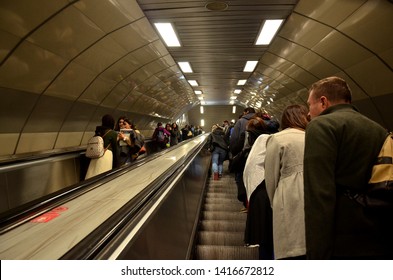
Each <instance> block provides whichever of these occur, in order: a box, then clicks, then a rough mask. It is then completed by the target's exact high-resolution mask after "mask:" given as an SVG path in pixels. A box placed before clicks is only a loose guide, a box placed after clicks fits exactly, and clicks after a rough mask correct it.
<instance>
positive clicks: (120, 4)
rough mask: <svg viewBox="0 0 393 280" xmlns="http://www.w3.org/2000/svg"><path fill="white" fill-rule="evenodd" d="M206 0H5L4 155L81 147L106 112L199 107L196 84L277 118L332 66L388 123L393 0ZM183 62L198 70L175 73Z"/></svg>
mask: <svg viewBox="0 0 393 280" xmlns="http://www.w3.org/2000/svg"><path fill="white" fill-rule="evenodd" d="M209 2H217V1H192V0H182V1H180V0H178V1H165V0H138V1H135V0H100V1H95V0H80V1H71V0H69V1H66V0H62V1H60V0H59V1H51V0H39V1H29V0H19V1H13V0H6V1H1V3H0V38H1V40H0V42H1V43H0V98H1V102H0V112H1V113H0V114H1V117H0V145H1V146H2V149H1V153H0V156H2V157H9V156H12V155H16V154H24V153H34V152H37V151H47V150H56V149H68V148H74V147H78V146H83V145H84V144H85V143H86V141H87V139H88V138H89V137H90V136H91V134H92V132H93V131H94V129H95V126H96V125H97V120H98V121H99V120H100V118H101V116H102V115H103V114H105V113H107V112H109V113H112V114H113V115H114V116H120V115H122V114H125V115H132V116H133V117H134V116H135V119H136V120H137V125H138V127H139V128H140V129H141V130H142V131H151V129H152V128H153V127H154V125H155V123H156V122H157V121H159V120H163V121H169V120H170V121H174V120H176V119H177V118H179V117H180V116H181V115H182V114H183V113H186V112H187V111H189V110H190V109H192V108H193V107H194V106H195V105H198V104H199V103H200V100H198V97H200V96H197V95H196V94H195V93H194V90H201V91H202V92H203V95H202V96H203V101H204V102H206V105H211V106H217V105H229V104H230V101H231V100H233V99H231V97H233V98H234V97H236V99H235V100H234V104H235V105H238V106H242V107H247V106H251V107H255V108H260V109H262V110H265V111H266V112H268V113H269V114H271V115H273V116H275V117H276V118H279V117H280V113H281V111H282V110H283V108H284V107H285V106H287V105H288V104H291V103H303V104H305V101H306V100H307V88H308V87H309V86H310V85H311V84H312V83H313V82H315V81H317V80H319V79H321V78H324V77H326V76H331V75H338V76H341V77H343V78H345V79H346V80H347V81H348V82H349V84H350V86H351V88H352V90H353V100H354V103H355V105H357V106H358V107H359V108H360V110H361V111H362V112H364V113H365V114H366V115H368V116H369V117H371V118H373V119H374V120H376V121H377V122H379V123H381V124H382V125H384V126H385V127H386V128H388V129H390V130H392V129H393V118H392V107H393V106H392V100H393V83H392V82H391V81H392V80H393V17H392V14H393V4H392V3H391V2H389V1H387V0H369V1H365V0H349V1H342V0H330V1H324V0H312V1H311V0H300V1H297V0H292V1H290V0H276V1H268V0H233V1H218V2H220V3H225V4H226V7H225V9H223V10H214V9H213V10H209V9H207V8H206V7H205V6H206V4H207V3H209ZM218 4H219V3H218ZM211 5H212V4H211ZM213 6H214V5H213ZM218 6H219V5H218ZM275 18H282V19H284V20H285V21H284V24H283V25H282V26H281V28H280V30H279V32H278V34H277V35H276V37H275V38H274V40H273V41H272V43H271V44H270V45H268V46H256V45H255V44H254V43H255V40H256V37H257V35H258V32H259V29H260V27H261V24H262V22H263V21H264V20H266V19H275ZM163 21H166V22H171V23H172V24H173V25H174V27H175V30H176V32H177V34H178V36H179V38H180V41H181V44H182V46H181V47H178V48H170V47H166V46H165V45H164V43H163V42H162V40H161V39H160V37H159V35H158V33H157V32H156V30H155V28H154V27H153V24H154V23H155V22H163ZM183 60H187V61H189V62H190V63H191V65H192V67H193V70H194V72H193V73H190V74H188V73H182V72H181V70H180V68H179V67H178V65H177V62H179V61H183ZM247 60H257V61H259V62H258V65H257V67H256V69H255V71H254V72H252V73H245V72H243V67H244V65H245V62H246V61H247ZM239 79H246V80H247V82H246V84H245V85H243V86H238V85H237V82H238V80H239ZM187 80H197V81H198V84H199V86H198V87H191V85H190V84H189V83H188V82H187ZM235 89H240V90H241V92H240V93H239V94H234V90H235ZM215 119H216V120H220V119H221V116H220V115H217V116H215Z"/></svg>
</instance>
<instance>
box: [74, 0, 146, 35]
mask: <svg viewBox="0 0 393 280" xmlns="http://www.w3.org/2000/svg"><path fill="white" fill-rule="evenodd" d="M75 7H76V8H77V9H79V10H80V11H81V12H82V13H84V14H85V15H86V16H87V17H89V18H90V19H91V20H92V21H94V22H95V24H96V25H97V26H99V27H100V28H101V29H102V30H104V31H105V32H111V31H113V30H115V29H117V28H119V27H121V26H124V25H127V24H129V23H130V22H133V21H135V20H137V19H139V18H142V17H143V16H144V15H143V13H142V11H141V9H140V8H139V6H138V5H137V3H136V2H135V1H129V0H111V1H101V2H100V5H97V0H79V1H77V2H76V3H75Z"/></svg>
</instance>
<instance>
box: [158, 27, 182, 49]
mask: <svg viewBox="0 0 393 280" xmlns="http://www.w3.org/2000/svg"><path fill="white" fill-rule="evenodd" d="M154 25H155V26H156V28H157V30H158V32H159V33H160V35H161V37H162V39H163V40H164V42H165V44H166V45H167V46H168V47H180V42H179V39H178V38H177V36H176V32H175V29H174V28H173V26H172V24H171V23H168V22H165V23H155V24H154Z"/></svg>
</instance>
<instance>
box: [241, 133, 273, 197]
mask: <svg viewBox="0 0 393 280" xmlns="http://www.w3.org/2000/svg"><path fill="white" fill-rule="evenodd" d="M269 137H270V135H269V134H262V135H260V136H259V137H258V138H257V140H255V143H254V145H253V146H252V148H251V150H250V153H249V155H248V157H247V161H246V166H245V167H244V172H243V181H244V186H245V187H246V192H247V199H248V201H250V197H251V194H252V193H253V191H254V190H255V189H256V187H258V185H259V184H260V183H262V181H263V180H264V179H265V167H264V165H265V154H266V141H267V139H268V138H269Z"/></svg>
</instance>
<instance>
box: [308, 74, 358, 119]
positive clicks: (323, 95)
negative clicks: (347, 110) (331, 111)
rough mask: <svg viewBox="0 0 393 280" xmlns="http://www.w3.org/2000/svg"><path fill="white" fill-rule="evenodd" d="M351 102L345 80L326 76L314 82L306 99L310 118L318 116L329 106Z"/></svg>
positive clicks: (349, 90) (349, 91) (350, 94)
mask: <svg viewBox="0 0 393 280" xmlns="http://www.w3.org/2000/svg"><path fill="white" fill-rule="evenodd" d="M351 102H352V93H351V89H350V88H349V86H348V84H347V82H346V81H345V80H343V79H342V78H339V77H328V78H325V79H322V80H319V81H318V82H316V83H314V84H313V85H312V86H311V88H310V90H309V95H308V100H307V104H308V107H309V110H310V113H309V115H310V117H311V119H312V118H315V117H317V116H319V115H320V114H321V113H322V112H323V111H324V110H326V109H327V108H329V107H330V106H333V105H336V104H345V103H351Z"/></svg>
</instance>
